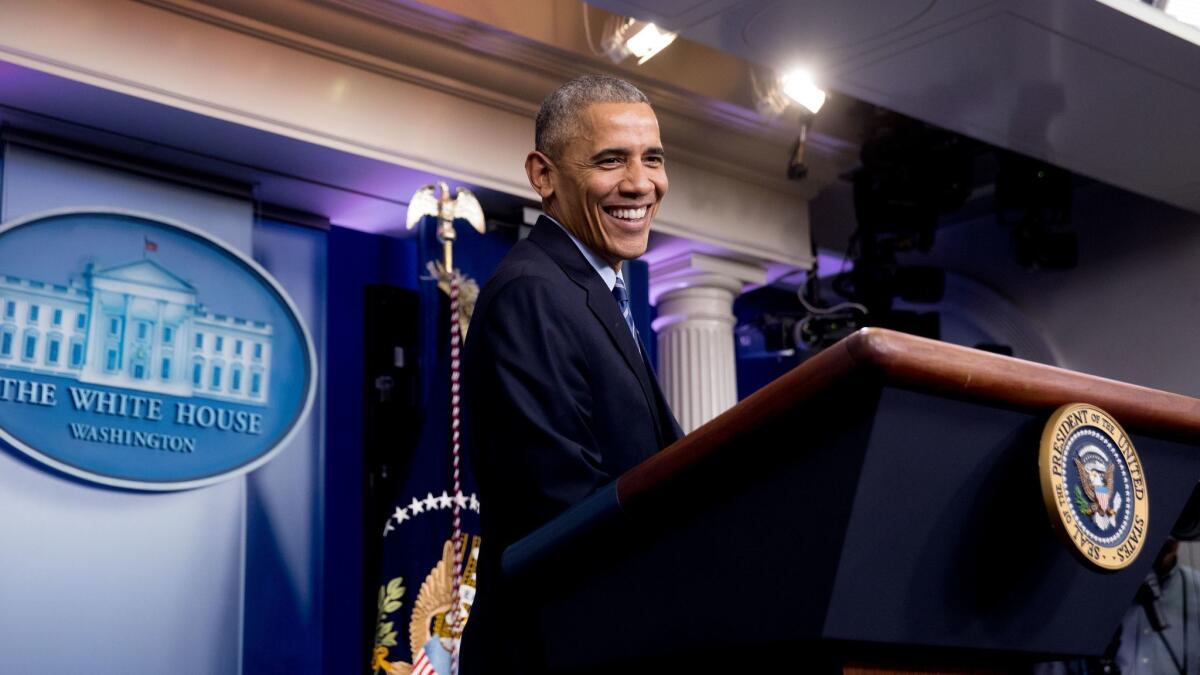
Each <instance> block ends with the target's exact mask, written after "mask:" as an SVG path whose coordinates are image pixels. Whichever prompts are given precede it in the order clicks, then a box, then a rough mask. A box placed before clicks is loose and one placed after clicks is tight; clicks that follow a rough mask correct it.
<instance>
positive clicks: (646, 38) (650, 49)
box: [625, 23, 676, 66]
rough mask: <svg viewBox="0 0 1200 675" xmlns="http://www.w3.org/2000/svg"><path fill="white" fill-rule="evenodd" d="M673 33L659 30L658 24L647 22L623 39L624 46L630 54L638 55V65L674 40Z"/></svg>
mask: <svg viewBox="0 0 1200 675" xmlns="http://www.w3.org/2000/svg"><path fill="white" fill-rule="evenodd" d="M675 37H676V35H675V33H671V32H667V31H661V30H659V29H658V26H655V25H654V24H652V23H648V24H646V25H645V27H643V28H642V29H641V30H640V31H638V32H637V33H634V35H633V37H630V38H629V39H627V40H626V41H625V47H626V48H627V49H628V50H629V52H630V53H631V54H633V55H634V56H636V57H638V65H639V66H640V65H642V64H643V63H645V62H646V61H649V60H650V59H651V58H652V57H653V56H654V55H655V54H657V53H659V52H661V51H662V50H664V49H666V47H667V45H669V44H671V43H672V42H674V41H675Z"/></svg>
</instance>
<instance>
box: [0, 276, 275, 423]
mask: <svg viewBox="0 0 1200 675" xmlns="http://www.w3.org/2000/svg"><path fill="white" fill-rule="evenodd" d="M272 332H273V331H272V326H271V324H269V323H264V322H262V321H252V320H249V319H240V318H236V317H230V316H224V315H221V314H214V313H212V312H210V311H209V310H208V309H207V308H205V307H204V306H203V305H201V304H199V303H198V302H197V298H196V289H195V288H193V287H192V285H191V284H189V283H188V282H186V281H184V280H183V279H181V278H179V277H177V276H175V275H174V274H172V273H171V272H169V271H168V270H167V269H166V268H164V267H163V266H161V265H159V264H158V263H156V262H154V261H152V260H145V259H143V260H138V261H135V262H131V263H127V264H124V265H118V266H116V267H110V268H108V269H105V270H101V271H93V270H92V269H91V268H90V266H89V269H88V270H86V271H85V272H84V275H83V281H82V282H76V283H72V284H71V285H67V286H64V285H59V284H48V283H43V282H40V281H32V280H28V279H22V278H18V277H14V276H7V275H5V276H0V368H12V369H17V370H30V371H35V372H42V373H49V374H53V375H58V376H63V377H70V378H74V379H77V380H79V381H81V382H87V383H93V384H103V385H109V386H113V387H123V388H126V389H138V390H142V391H147V392H153V393H159V394H171V395H175V396H200V397H206V398H212V399H220V400H224V401H231V402H236V403H249V404H256V405H266V403H267V391H268V386H269V384H270V382H269V380H270V372H271V339H272Z"/></svg>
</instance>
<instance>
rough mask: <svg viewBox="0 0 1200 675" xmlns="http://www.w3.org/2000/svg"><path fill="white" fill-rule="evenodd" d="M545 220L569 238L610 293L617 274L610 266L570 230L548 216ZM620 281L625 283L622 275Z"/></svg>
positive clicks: (615, 282)
mask: <svg viewBox="0 0 1200 675" xmlns="http://www.w3.org/2000/svg"><path fill="white" fill-rule="evenodd" d="M546 218H547V219H549V220H550V222H552V223H554V224H555V225H557V226H558V227H559V228H560V229H562V231H563V232H566V233H567V236H568V237H570V238H571V241H572V242H573V243H574V244H575V247H576V248H578V249H579V252H580V253H582V254H583V257H584V259H585V260H587V261H588V263H589V264H590V265H591V266H592V269H594V270H596V274H599V275H600V278H601V279H603V280H604V285H605V286H608V290H610V291H611V290H612V289H613V287H614V286H616V285H617V275H618V272H617V271H616V270H614V269H613V268H612V266H611V265H609V264H608V263H606V262H604V260H603V259H602V258H601V257H600V256H598V255H596V254H595V253H593V252H592V249H590V248H588V247H587V246H586V245H585V244H584V243H583V242H582V241H579V238H578V237H576V236H575V235H574V234H571V231H570V230H568V229H567V228H565V227H563V224H562V223H560V222H558V221H557V220H555V219H553V218H551V217H550V216H546ZM621 281H622V282H624V281H625V276H624V275H621Z"/></svg>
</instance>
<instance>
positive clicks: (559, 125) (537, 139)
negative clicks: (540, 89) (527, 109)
mask: <svg viewBox="0 0 1200 675" xmlns="http://www.w3.org/2000/svg"><path fill="white" fill-rule="evenodd" d="M594 103H645V104H646V105H650V99H648V98H646V95H645V94H643V93H642V90H641V89H638V88H637V87H635V86H633V85H632V84H630V83H628V82H626V81H625V80H622V79H620V78H618V77H611V76H609V75H580V76H579V77H577V78H575V79H573V80H571V81H569V82H567V83H565V84H563V85H562V86H561V87H559V88H558V89H555V90H554V91H553V92H552V93H551V94H550V95H549V96H547V97H546V100H544V101H542V107H541V108H540V109H539V110H538V114H537V124H536V126H535V130H534V138H533V147H534V148H535V149H536V150H537V151H538V152H540V153H542V154H544V155H546V156H547V157H550V158H551V159H557V158H558V156H559V153H561V152H562V149H563V147H564V146H565V145H566V144H567V140H568V139H569V138H570V137H571V134H572V133H574V131H575V129H576V125H577V124H578V119H579V114H580V113H581V112H583V111H584V109H585V108H587V107H588V106H590V105H592V104H594Z"/></svg>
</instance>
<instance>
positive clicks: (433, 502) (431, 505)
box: [425, 492, 438, 511]
mask: <svg viewBox="0 0 1200 675" xmlns="http://www.w3.org/2000/svg"><path fill="white" fill-rule="evenodd" d="M437 507H438V499H437V497H434V496H433V493H432V492H426V493H425V510H427V511H432V510H434V509H436V508H437Z"/></svg>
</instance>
